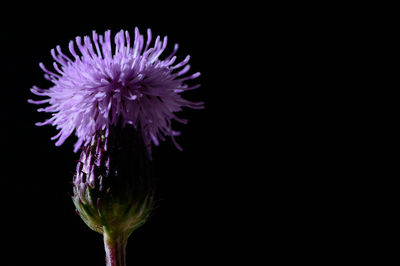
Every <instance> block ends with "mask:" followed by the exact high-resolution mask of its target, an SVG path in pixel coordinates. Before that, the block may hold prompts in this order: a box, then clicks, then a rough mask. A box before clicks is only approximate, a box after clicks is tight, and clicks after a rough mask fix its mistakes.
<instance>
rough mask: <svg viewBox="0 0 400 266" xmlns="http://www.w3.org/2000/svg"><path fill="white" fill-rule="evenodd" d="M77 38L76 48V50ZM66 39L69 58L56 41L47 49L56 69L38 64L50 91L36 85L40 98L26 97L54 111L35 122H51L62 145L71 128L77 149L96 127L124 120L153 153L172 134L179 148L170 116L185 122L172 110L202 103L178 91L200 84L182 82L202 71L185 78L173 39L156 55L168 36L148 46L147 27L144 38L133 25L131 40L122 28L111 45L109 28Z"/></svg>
mask: <svg viewBox="0 0 400 266" xmlns="http://www.w3.org/2000/svg"><path fill="white" fill-rule="evenodd" d="M75 43H76V45H77V47H78V49H79V51H80V54H81V55H79V54H78V53H77V52H76V51H75V47H74V46H75ZM75 43H74V41H70V42H69V51H70V53H71V55H72V56H73V58H71V57H68V56H67V55H65V54H64V53H63V52H62V51H61V48H60V46H57V47H56V51H57V52H56V51H55V50H54V49H52V50H51V55H52V57H53V58H54V60H55V62H54V63H53V67H54V70H55V71H50V70H48V69H47V68H46V67H45V66H44V65H43V63H40V67H41V68H42V69H43V71H44V72H45V73H46V74H45V78H46V79H47V80H49V81H51V82H52V83H53V84H54V86H53V87H51V88H49V89H48V90H44V89H40V88H38V87H36V86H34V87H33V88H32V89H31V91H32V93H34V94H36V95H38V96H45V97H48V98H47V99H44V100H39V101H34V100H28V102H29V103H33V104H45V103H48V104H49V106H47V107H44V108H40V109H38V111H39V112H49V113H52V117H51V118H50V119H48V120H46V121H44V122H41V123H36V125H38V126H42V125H53V126H56V128H57V129H58V130H59V132H58V134H57V135H55V136H54V137H52V140H55V139H57V142H56V146H59V145H61V144H62V143H64V141H65V140H66V139H67V138H68V137H69V136H70V135H71V134H72V133H73V132H74V131H75V135H76V136H77V137H78V141H77V142H76V144H75V146H74V151H75V152H76V151H77V150H79V148H80V147H81V146H82V144H83V145H88V144H89V143H90V141H91V140H92V138H93V137H94V136H95V135H96V132H98V131H104V132H105V134H106V136H107V135H108V131H109V127H110V126H112V125H116V124H117V123H118V122H122V125H123V126H125V125H126V124H130V125H132V126H134V127H135V128H136V129H137V130H141V135H142V136H143V140H144V143H145V145H146V147H147V149H148V151H149V154H151V153H150V152H151V142H153V143H154V144H155V145H158V143H159V140H162V141H164V140H165V138H164V137H165V136H170V137H171V138H172V140H173V142H174V144H175V146H176V147H177V148H178V149H181V148H180V147H179V145H178V144H177V143H176V141H175V139H174V136H177V135H178V134H179V132H176V131H174V130H172V128H171V121H172V120H176V121H178V122H181V123H186V122H187V121H186V120H184V119H181V118H178V117H177V116H176V115H175V112H178V111H181V110H182V107H189V108H193V109H201V108H203V103H202V102H190V101H188V100H185V99H183V98H182V97H181V95H180V93H181V92H183V91H187V90H192V89H196V88H198V87H199V86H200V85H195V86H188V85H187V84H185V81H187V80H191V79H195V78H197V77H198V76H199V75H200V73H195V74H192V75H189V76H185V77H183V75H185V74H186V73H187V72H188V71H189V69H190V65H188V64H187V63H188V62H189V58H190V56H187V57H186V58H185V59H184V60H183V61H181V62H180V63H175V60H176V56H175V53H176V51H177V49H178V45H177V44H175V46H174V49H173V51H172V53H171V54H169V55H168V56H167V57H165V58H164V59H163V60H161V59H160V56H161V54H162V53H163V52H164V50H165V49H166V47H167V37H164V39H163V40H162V41H161V39H160V36H157V38H156V40H155V43H154V44H153V45H151V30H150V29H148V30H147V40H146V41H145V38H144V37H143V35H141V34H140V33H139V30H138V29H137V28H135V38H134V40H133V42H131V39H130V37H129V33H128V32H127V31H123V30H121V31H120V32H119V33H117V34H116V35H115V38H114V43H115V47H112V44H111V43H112V41H111V31H110V30H108V31H106V32H105V34H104V36H102V35H98V34H97V33H96V32H95V31H93V35H92V39H91V38H90V37H88V36H85V37H84V38H83V43H82V38H81V37H76V40H75Z"/></svg>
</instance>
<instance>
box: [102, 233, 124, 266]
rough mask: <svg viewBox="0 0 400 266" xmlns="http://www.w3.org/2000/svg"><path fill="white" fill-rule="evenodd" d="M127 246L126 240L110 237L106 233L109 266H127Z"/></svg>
mask: <svg viewBox="0 0 400 266" xmlns="http://www.w3.org/2000/svg"><path fill="white" fill-rule="evenodd" d="M126 244H127V241H126V240H125V239H124V238H115V237H110V236H109V235H108V234H107V233H104V248H105V251H106V265H107V266H126V262H125V257H126V253H125V250H126Z"/></svg>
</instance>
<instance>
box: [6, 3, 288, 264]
mask: <svg viewBox="0 0 400 266" xmlns="http://www.w3.org/2000/svg"><path fill="white" fill-rule="evenodd" d="M256 10H257V7H252V6H250V7H244V6H240V5H234V4H232V3H230V4H229V5H221V6H217V5H214V4H207V5H205V4H202V3H201V2H199V3H195V4H189V2H188V1H187V2H185V3H180V4H173V3H170V2H169V1H168V3H164V4H160V3H157V2H154V3H147V4H142V5H141V4H139V3H131V2H129V3H128V2H118V1H115V3H114V2H107V3H100V2H96V3H93V4H92V5H91V6H90V7H89V6H87V7H83V6H82V5H74V6H69V5H57V6H55V5H54V3H52V4H49V5H47V6H38V5H35V6H32V7H29V6H24V8H23V9H22V8H21V7H18V6H16V7H8V8H4V9H3V10H2V12H3V13H4V16H2V20H3V21H2V25H3V26H2V27H1V30H0V34H1V61H2V62H1V70H2V71H1V72H2V78H1V81H2V83H1V88H0V89H1V90H2V92H1V112H2V116H1V131H0V134H1V138H0V139H1V143H2V154H3V158H2V167H1V169H2V171H1V182H2V183H3V184H2V193H1V196H2V205H3V210H2V215H1V219H2V221H3V222H4V225H2V229H3V232H5V238H3V242H6V243H7V244H6V247H7V248H6V252H5V253H6V254H5V255H4V256H6V258H7V259H10V263H9V264H7V265H27V264H29V265H30V264H34V265H36V264H37V265H103V264H104V250H103V242H102V236H101V235H99V234H97V233H95V232H93V231H91V230H90V229H89V228H87V227H86V225H85V224H84V223H83V222H82V221H81V220H80V218H79V217H78V215H76V213H75V208H74V206H73V203H72V201H71V199H70V197H69V196H68V193H70V192H71V191H72V185H71V184H70V182H71V180H72V176H73V172H74V169H75V164H76V160H77V159H78V154H74V153H73V152H72V147H73V143H74V142H75V139H74V137H70V138H69V139H68V140H67V141H66V142H65V143H64V144H63V145H62V146H61V147H55V146H54V142H53V141H51V140H50V137H51V136H53V135H55V134H56V130H55V128H52V127H50V126H45V127H36V126H35V125H34V123H35V122H37V121H43V120H44V119H45V118H46V117H48V114H43V113H37V112H36V106H34V105H30V104H28V103H27V99H29V98H31V97H32V94H31V93H30V91H29V89H30V88H31V87H32V86H33V85H37V86H39V87H42V88H47V87H49V86H51V84H50V83H49V82H47V81H46V80H45V79H44V78H43V72H42V70H41V69H40V68H39V66H38V64H39V62H43V63H45V64H46V65H48V66H50V65H51V64H52V57H51V55H50V49H51V48H54V47H55V46H56V45H61V47H62V48H64V49H63V50H64V51H66V50H67V46H68V42H69V40H71V39H73V38H75V36H85V35H90V34H91V31H92V30H96V31H97V32H98V33H103V32H104V31H105V30H107V29H111V30H112V33H114V34H115V33H116V32H117V31H119V30H120V29H125V30H129V31H130V32H131V33H133V31H134V28H135V26H137V27H138V28H139V30H140V31H141V32H142V33H144V32H145V31H146V29H147V28H151V29H152V31H153V35H161V36H164V35H167V36H168V38H169V45H168V48H169V49H172V45H173V43H175V42H176V43H179V45H180V49H179V51H178V59H179V58H181V59H183V58H184V57H185V56H186V55H187V54H190V55H191V66H192V70H191V71H192V73H194V72H196V71H200V72H202V76H201V77H200V78H199V79H198V81H199V82H200V83H201V85H202V86H201V87H200V89H198V90H196V91H192V92H187V93H186V95H185V97H186V98H188V99H191V100H194V101H204V102H205V106H206V108H205V109H204V110H186V111H185V112H184V113H182V114H181V117H185V118H189V123H188V124H187V125H186V126H181V125H178V124H177V125H176V128H177V129H179V130H181V131H182V136H180V137H178V138H177V141H178V142H179V143H180V145H181V146H182V147H183V149H184V151H183V152H180V151H178V150H176V149H175V147H174V146H173V144H172V142H171V141H166V142H163V143H162V144H161V145H160V146H159V147H156V148H155V149H154V164H155V167H156V173H157V178H158V181H157V182H158V199H159V204H158V208H157V209H156V210H155V212H154V214H153V216H152V218H151V219H150V220H149V221H148V222H147V223H146V224H145V225H144V226H143V227H141V228H140V229H138V230H137V231H136V232H134V233H133V235H132V236H131V238H130V240H129V243H128V247H127V263H128V265H157V264H160V263H163V264H170V263H171V264H174V265H193V264H202V265H205V264H211V263H212V264H214V263H226V262H227V261H230V262H231V261H243V262H246V263H250V264H251V262H250V261H251V260H252V256H251V255H248V254H247V253H246V252H247V249H248V247H249V246H250V245H252V244H255V243H258V241H259V240H261V239H263V238H264V237H263V236H261V234H262V233H261V231H256V232H253V230H251V229H252V228H253V226H254V225H255V224H256V223H259V222H260V220H259V218H258V215H259V214H268V213H269V214H270V215H269V219H270V220H271V219H272V221H273V224H274V226H276V225H277V224H278V223H279V222H280V221H281V220H280V219H279V218H277V216H276V214H277V211H276V209H278V207H277V204H278V203H279V204H281V203H280V200H284V199H283V198H282V199H276V198H275V199H274V198H273V196H271V195H277V192H276V191H274V190H275V189H276V188H275V189H274V186H266V187H267V189H266V191H264V192H263V193H262V194H260V193H259V192H256V190H257V189H258V188H257V186H259V185H257V184H256V183H258V182H259V180H260V179H264V178H265V172H266V171H268V168H271V167H274V168H275V167H276V164H275V163H276V161H279V156H281V154H275V155H273V156H271V155H269V156H267V155H266V154H267V150H268V149H269V150H271V149H273V148H274V147H275V146H276V143H274V142H269V144H268V145H267V146H269V148H265V146H264V144H265V143H267V142H268V140H267V139H268V136H270V134H271V133H268V132H269V131H271V125H272V124H275V123H276V120H277V118H276V114H278V113H279V112H278V111H276V110H275V111H272V109H273V108H271V107H270V105H269V103H271V102H273V100H272V99H270V98H267V97H266V98H265V101H263V99H262V98H263V97H264V93H265V90H266V85H264V84H260V83H258V84H256V85H255V84H254V80H255V79H256V78H258V77H259V76H260V75H263V77H266V78H268V77H267V76H266V75H267V71H265V70H266V66H265V61H264V60H263V59H261V58H262V57H263V56H264V54H265V53H266V52H267V47H268V46H267V41H265V40H264V41H263V40H256V36H260V35H261V36H262V37H268V35H270V34H271V27H269V29H263V28H262V27H260V26H262V25H263V22H264V20H265V18H263V17H262V16H261V15H259V13H257V12H255V11H256ZM257 34H258V35H257ZM264 35H265V36H264ZM257 38H258V37H257ZM254 62H255V63H254ZM258 64H260V65H261V67H259V65H258ZM260 70H261V71H260ZM268 75H271V74H268ZM267 93H268V92H267ZM269 94H271V92H269ZM260 101H261V102H263V104H261V105H259V104H258V103H259V102H260ZM271 112H275V118H273V117H274V115H271V114H270V115H268V116H266V115H265V114H267V113H271ZM260 115H261V116H260ZM255 125H256V126H260V125H261V126H262V127H257V128H258V129H257V130H255ZM280 133H281V132H276V133H274V134H275V135H277V134H280ZM272 158H274V159H272ZM273 160H275V162H274V161H273ZM260 165H261V166H262V168H263V170H262V171H256V170H255V169H256V168H259V166H260ZM267 182H268V183H270V185H271V184H274V182H275V181H272V180H271V179H269V180H267ZM262 198H264V199H265V198H267V201H269V202H270V203H269V205H267V206H266V207H263V208H262V209H259V208H258V207H255V206H256V204H259V203H260V201H261V199H262ZM270 224H271V223H269V225H268V224H267V223H264V224H263V226H265V227H268V226H270ZM281 232H283V230H282V227H279V228H278V229H277V228H275V229H272V230H270V232H269V236H268V237H269V239H270V240H269V241H271V239H275V240H272V242H270V244H269V245H271V244H272V247H273V248H274V249H276V247H277V246H279V245H280V244H279V243H281V242H280V241H281V240H279V239H278V238H276V236H277V235H279V234H281ZM254 241H256V242H254ZM264 241H265V240H264ZM276 241H278V242H279V243H278V242H276ZM275 242H276V243H275ZM255 246H256V247H255V249H254V250H253V251H256V250H257V249H258V248H259V249H261V250H263V249H266V246H264V244H256V245H255ZM257 247H258V248H257ZM270 248H271V247H270ZM278 249H279V248H278ZM3 251H4V249H3Z"/></svg>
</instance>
